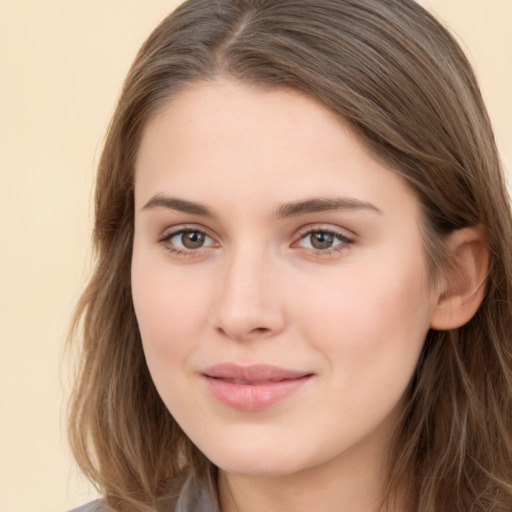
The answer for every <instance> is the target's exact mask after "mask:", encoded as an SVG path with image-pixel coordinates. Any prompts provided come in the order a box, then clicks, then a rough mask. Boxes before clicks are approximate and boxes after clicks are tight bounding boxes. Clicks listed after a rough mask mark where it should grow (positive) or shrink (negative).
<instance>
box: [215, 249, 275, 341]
mask: <svg viewBox="0 0 512 512" xmlns="http://www.w3.org/2000/svg"><path fill="white" fill-rule="evenodd" d="M219 279H220V283H219V294H218V303H217V308H216V319H215V321H216V326H217V328H218V329H219V330H221V331H222V332H223V333H224V334H226V335H227V336H229V337H231V338H234V339H239V340H242V339H245V338H248V337H254V336H257V335H258V336H261V335H263V334H266V335H270V334H272V333H277V332H279V331H280V330H281V329H282V328H283V325H284V314H283V309H282V307H283V304H282V303H280V293H279V281H280V280H279V272H278V269H277V268H276V261H275V259H274V258H272V255H271V254H270V253H269V251H268V250H265V249H264V248H262V247H261V246H259V247H255V246H254V245H252V246H251V245H249V244H245V245H244V244H240V245H239V246H237V247H234V248H233V249H232V251H231V252H230V254H228V255H227V257H226V261H225V262H224V271H223V273H222V275H220V276H219Z"/></svg>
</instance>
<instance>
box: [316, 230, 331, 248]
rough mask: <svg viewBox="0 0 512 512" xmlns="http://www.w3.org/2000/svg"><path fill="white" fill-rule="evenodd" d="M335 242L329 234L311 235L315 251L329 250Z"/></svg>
mask: <svg viewBox="0 0 512 512" xmlns="http://www.w3.org/2000/svg"><path fill="white" fill-rule="evenodd" d="M333 241H334V237H333V236H332V235H330V234H329V233H313V234H312V235H311V245H312V246H313V247H314V248H315V249H329V247H331V246H332V243H333Z"/></svg>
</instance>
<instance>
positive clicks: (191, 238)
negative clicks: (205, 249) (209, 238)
mask: <svg viewBox="0 0 512 512" xmlns="http://www.w3.org/2000/svg"><path fill="white" fill-rule="evenodd" d="M180 236H181V240H180V241H181V244H182V245H183V247H185V248H186V249H199V248H200V247H202V246H203V245H204V243H205V239H206V235H205V234H204V233H201V232H200V231H183V233H181V235H180Z"/></svg>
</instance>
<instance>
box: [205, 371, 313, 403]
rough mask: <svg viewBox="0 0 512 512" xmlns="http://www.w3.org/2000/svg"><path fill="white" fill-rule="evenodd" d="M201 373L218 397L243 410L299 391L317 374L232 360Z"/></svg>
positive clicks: (281, 398)
mask: <svg viewBox="0 0 512 512" xmlns="http://www.w3.org/2000/svg"><path fill="white" fill-rule="evenodd" d="M201 375H202V377H203V378H204V380H205V381H206V384H207V387H208V389H209V391H210V393H211V394H212V395H213V397H214V398H215V399H217V400H218V401H219V402H221V403H222V404H224V405H227V406H228V407H230V408H234V409H238V410H241V411H257V410H261V409H266V408H268V407H271V406H272V405H274V404H277V403H278V402H281V401H283V400H285V399H287V398H289V397H291V396H292V395H294V394H295V393H296V392H299V390H300V389H301V388H302V387H303V386H304V385H305V384H306V383H307V382H308V381H310V380H311V379H312V378H313V377H314V374H313V373H311V372H305V371H300V370H290V369H286V368H280V367H277V366H271V365H251V366H240V365H236V364H232V363H224V364H220V365H216V366H212V367H210V368H207V369H205V370H204V371H203V372H202V373H201Z"/></svg>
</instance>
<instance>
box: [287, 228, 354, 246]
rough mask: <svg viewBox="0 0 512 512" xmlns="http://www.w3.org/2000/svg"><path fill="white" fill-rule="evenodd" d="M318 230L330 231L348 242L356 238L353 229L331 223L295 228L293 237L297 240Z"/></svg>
mask: <svg viewBox="0 0 512 512" xmlns="http://www.w3.org/2000/svg"><path fill="white" fill-rule="evenodd" d="M318 232H322V233H324V232H325V233H330V234H332V235H335V236H337V237H340V238H342V239H343V240H346V241H347V242H350V243H353V242H355V241H356V238H357V235H356V234H355V233H354V232H353V231H350V230H349V229H346V228H341V227H339V226H333V225H332V224H309V225H307V226H304V227H302V228H300V229H299V230H297V233H296V235H295V237H294V238H295V239H297V240H299V239H302V238H304V237H305V236H307V235H309V234H311V233H318Z"/></svg>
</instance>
